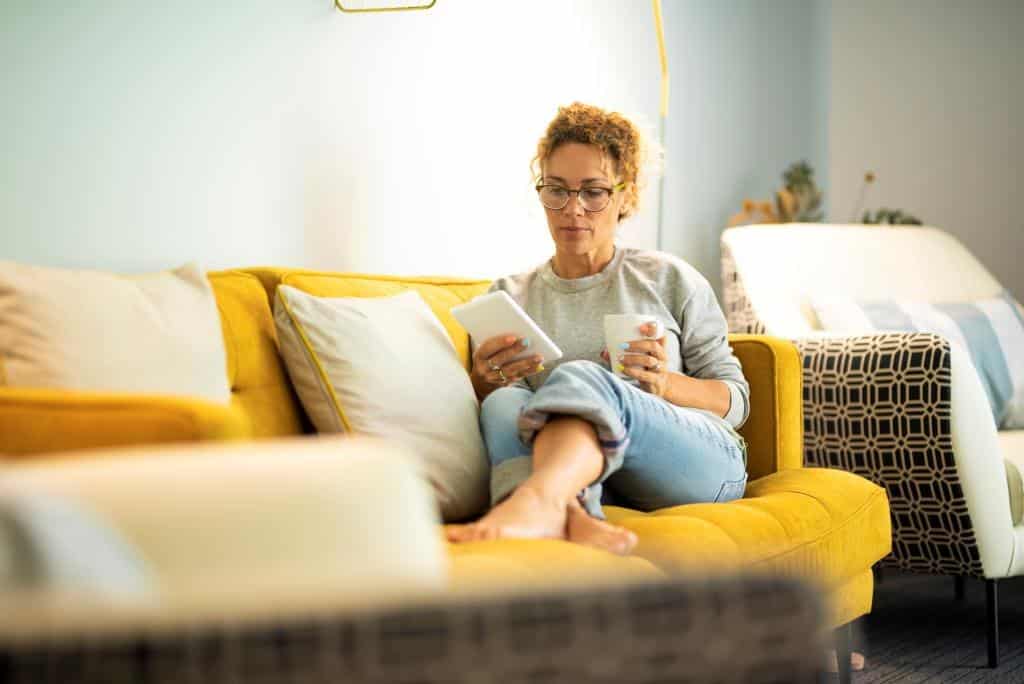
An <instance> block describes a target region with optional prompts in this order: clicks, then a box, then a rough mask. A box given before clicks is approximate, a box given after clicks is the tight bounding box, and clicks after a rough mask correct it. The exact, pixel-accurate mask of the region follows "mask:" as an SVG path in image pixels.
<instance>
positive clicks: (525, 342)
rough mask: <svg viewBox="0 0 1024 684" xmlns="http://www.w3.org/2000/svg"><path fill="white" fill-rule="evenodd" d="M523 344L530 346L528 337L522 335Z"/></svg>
mask: <svg viewBox="0 0 1024 684" xmlns="http://www.w3.org/2000/svg"><path fill="white" fill-rule="evenodd" d="M523 346H524V347H529V346H530V338H529V337H524V338H523Z"/></svg>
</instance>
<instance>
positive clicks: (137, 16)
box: [0, 0, 828, 283]
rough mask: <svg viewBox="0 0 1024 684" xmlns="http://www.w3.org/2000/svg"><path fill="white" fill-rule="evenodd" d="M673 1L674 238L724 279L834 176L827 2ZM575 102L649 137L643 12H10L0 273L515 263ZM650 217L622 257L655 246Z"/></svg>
mask: <svg viewBox="0 0 1024 684" xmlns="http://www.w3.org/2000/svg"><path fill="white" fill-rule="evenodd" d="M664 7H665V18H666V30H667V39H668V43H669V54H670V58H671V62H672V65H671V70H672V105H671V119H670V121H669V123H668V126H667V131H666V133H667V146H668V150H667V168H666V172H665V173H666V176H665V181H666V195H665V203H664V206H665V214H664V225H665V232H666V240H665V243H664V246H665V248H666V249H668V250H670V251H674V252H676V253H678V254H680V255H682V256H683V257H685V258H687V259H689V260H690V261H692V262H693V263H694V264H695V265H696V266H697V267H698V268H700V269H701V270H703V271H704V272H705V273H706V274H707V275H708V276H709V277H710V278H711V280H712V282H715V283H717V280H718V272H719V266H718V252H717V250H718V247H717V245H718V234H719V232H720V231H721V229H722V227H723V226H724V224H725V221H726V219H727V218H728V216H729V215H730V214H731V213H733V212H734V211H736V210H737V209H738V207H739V204H740V201H741V200H742V199H743V198H744V197H748V196H750V197H768V196H769V194H770V193H771V191H772V190H774V189H775V188H776V187H777V186H778V185H779V182H780V175H779V174H780V173H781V171H782V169H783V168H784V167H785V166H786V165H787V164H789V163H790V162H792V161H794V160H796V159H800V158H807V159H809V160H810V161H811V162H812V163H813V164H814V165H815V167H816V168H818V169H819V170H823V168H824V164H823V161H824V159H825V149H824V140H825V134H824V128H823V127H824V123H825V116H824V109H823V107H824V105H823V104H822V103H827V96H826V95H825V93H826V92H827V91H826V90H825V85H824V83H823V78H824V77H823V73H824V72H822V71H821V70H822V68H823V64H824V60H825V59H826V58H827V44H828V36H827V33H822V23H821V17H822V15H823V12H825V10H824V9H823V7H825V4H824V3H821V2H817V1H816V0H776V1H773V2H764V1H762V0H702V1H701V2H695V1H690V2H684V1H680V0H668V1H667V2H665V3H664ZM826 26H827V24H826ZM552 67H554V68H552ZM574 99H583V100H589V101H593V102H595V103H598V104H602V105H604V106H607V107H610V108H613V109H619V110H622V111H626V112H627V113H630V114H635V115H638V116H639V117H640V118H641V119H644V120H646V121H647V122H648V123H649V124H651V126H652V128H654V127H656V124H657V107H658V64H657V48H656V44H655V42H654V29H653V21H652V17H651V8H650V3H648V2H644V1H642V0H630V1H629V2H624V1H622V0H559V2H550V1H547V0H523V1H521V2H515V3H509V2H502V3H498V2H490V1H486V2H485V1H483V0H439V2H438V4H437V6H436V7H435V8H434V9H433V10H431V11H429V12H426V13H408V14H403V15H398V14H391V15H374V16H352V15H342V14H340V13H338V12H337V11H335V10H334V9H333V7H332V4H331V2H330V0H288V1H287V2H281V1H280V0H247V1H245V2H242V1H241V0H225V1H224V2H214V3H211V2H208V1H206V0H177V1H175V2H170V3H141V2H137V1H136V0H107V1H105V2H101V3H58V2H52V1H45V2H44V1H42V0H6V1H5V2H3V3H0V150H2V157H0V258H11V259H16V260H21V261H26V262H31V263H40V264H52V265H61V266H80V267H96V268H109V269H117V270H125V271H139V270H148V269H154V268H162V267H167V266H172V265H176V264H179V263H181V262H183V261H189V260H197V261H199V262H200V263H201V264H204V265H206V266H209V267H227V266H238V265H252V264H280V265H301V266H310V267H317V268H338V269H350V270H364V271H390V272H406V273H408V272H434V273H440V272H446V273H463V274H467V275H497V274H499V273H504V272H509V271H514V270H521V269H523V268H527V267H529V266H531V265H532V264H534V263H536V262H537V261H538V260H540V259H543V258H545V257H546V256H547V254H548V253H549V250H550V243H549V242H548V238H547V234H546V229H545V227H544V224H543V216H542V214H541V213H540V212H539V211H538V210H537V209H536V207H535V206H534V205H535V204H536V200H535V198H534V197H533V196H532V195H531V192H530V189H529V182H530V179H529V177H528V174H527V172H526V169H527V162H528V160H529V158H530V157H531V156H532V153H533V150H534V146H535V144H536V140H537V138H538V137H539V135H540V134H541V133H542V131H543V127H544V125H545V124H546V122H547V121H548V120H549V119H550V117H551V116H552V114H553V113H554V109H555V107H556V106H557V105H558V104H560V103H567V102H570V101H572V100H574ZM455 188H458V192H455ZM656 205H657V201H656V197H649V198H648V202H647V207H646V209H645V211H644V212H643V213H642V214H641V215H640V216H639V217H638V218H637V219H635V220H633V221H631V223H630V224H629V225H628V226H625V230H624V237H625V238H626V241H627V242H628V243H631V244H636V245H639V246H647V247H653V246H654V234H655V232H654V221H655V218H656V212H655V207H656Z"/></svg>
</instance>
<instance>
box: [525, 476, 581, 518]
mask: <svg viewBox="0 0 1024 684" xmlns="http://www.w3.org/2000/svg"><path fill="white" fill-rule="evenodd" d="M515 494H518V495H520V496H522V497H525V498H528V499H530V500H531V501H532V502H533V503H534V504H535V505H537V506H541V507H543V508H547V509H552V510H558V511H562V512H564V511H566V510H567V509H568V508H569V507H570V505H571V502H572V501H574V500H575V497H569V498H568V499H567V498H566V497H565V496H564V495H560V494H556V493H553V492H549V491H547V490H545V489H544V488H543V487H539V486H537V485H534V484H531V483H530V482H524V483H523V484H521V485H519V487H518V488H517V489H516V491H515Z"/></svg>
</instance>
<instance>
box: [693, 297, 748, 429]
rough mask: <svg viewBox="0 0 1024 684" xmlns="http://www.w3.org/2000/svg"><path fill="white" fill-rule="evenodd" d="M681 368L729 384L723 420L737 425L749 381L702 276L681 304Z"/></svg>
mask: <svg viewBox="0 0 1024 684" xmlns="http://www.w3.org/2000/svg"><path fill="white" fill-rule="evenodd" d="M679 326H680V330H681V331H682V334H681V342H682V345H681V346H682V357H683V372H684V373H686V374H687V375H690V376H692V377H695V378H701V379H703V380H721V381H722V382H724V383H725V384H726V385H727V386H728V388H729V398H730V402H729V412H728V413H726V414H725V420H726V422H728V423H729V424H730V425H732V426H733V427H734V428H739V427H740V426H741V425H743V423H744V422H746V420H747V416H748V415H749V413H750V385H749V384H747V380H746V378H745V377H743V368H742V367H741V366H740V362H739V359H737V358H736V356H735V355H734V354H733V352H732V347H730V346H729V340H728V327H727V325H726V322H725V314H723V313H722V308H721V307H720V306H719V305H718V299H717V298H716V297H715V292H714V290H712V289H711V285H710V284H709V283H708V282H707V281H706V280H704V279H702V280H701V282H700V284H699V286H698V287H697V288H696V289H695V290H694V292H693V294H691V295H690V297H689V298H688V299H687V300H686V302H685V303H684V304H683V310H682V312H681V316H680V320H679Z"/></svg>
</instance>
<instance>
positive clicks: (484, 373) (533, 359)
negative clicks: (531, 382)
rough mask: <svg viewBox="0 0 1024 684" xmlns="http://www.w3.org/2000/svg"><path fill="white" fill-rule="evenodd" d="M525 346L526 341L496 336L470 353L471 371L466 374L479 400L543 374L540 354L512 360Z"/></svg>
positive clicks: (527, 342)
mask: <svg viewBox="0 0 1024 684" xmlns="http://www.w3.org/2000/svg"><path fill="white" fill-rule="evenodd" d="M529 346H530V341H529V340H528V339H519V338H517V337H516V336H515V335H497V336H495V337H492V338H490V339H488V340H486V341H485V342H484V343H483V344H481V345H480V346H479V347H477V349H476V351H475V352H473V369H472V372H471V374H470V375H471V379H472V381H473V387H474V388H475V389H476V391H477V395H478V396H480V397H481V398H483V397H484V396H485V395H487V394H490V393H491V392H492V391H494V390H495V389H497V388H499V387H504V386H505V385H510V384H512V383H513V382H516V381H517V380H521V379H522V378H525V377H526V376H528V375H533V374H534V373H538V372H540V371H542V370H544V366H542V365H541V360H542V359H541V356H540V354H534V355H533V356H528V357H526V358H525V359H519V360H518V361H513V360H512V359H513V358H515V357H516V356H518V355H520V354H521V353H523V351H524V350H526V349H528V348H529Z"/></svg>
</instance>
